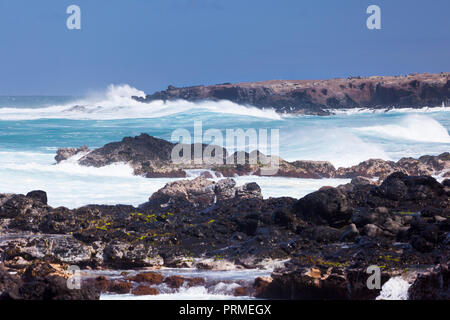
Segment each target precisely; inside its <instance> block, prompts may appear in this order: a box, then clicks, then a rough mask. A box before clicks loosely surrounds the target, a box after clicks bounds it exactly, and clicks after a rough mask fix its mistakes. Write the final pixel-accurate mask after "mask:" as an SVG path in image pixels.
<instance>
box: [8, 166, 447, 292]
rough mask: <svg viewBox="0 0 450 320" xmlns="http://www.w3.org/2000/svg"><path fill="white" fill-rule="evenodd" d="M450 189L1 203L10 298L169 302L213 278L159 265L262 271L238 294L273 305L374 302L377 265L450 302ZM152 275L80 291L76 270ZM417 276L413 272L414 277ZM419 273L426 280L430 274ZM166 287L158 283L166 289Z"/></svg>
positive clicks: (171, 190) (409, 182) (215, 184)
mask: <svg viewBox="0 0 450 320" xmlns="http://www.w3.org/2000/svg"><path fill="white" fill-rule="evenodd" d="M449 216H450V181H449V180H444V181H443V183H439V182H438V181H436V180H435V179H434V178H432V177H429V176H408V175H406V174H404V173H401V172H396V173H393V174H391V175H389V176H388V177H387V178H386V179H384V181H383V182H382V183H381V184H379V185H376V184H373V183H370V181H368V180H367V179H363V178H355V179H353V180H352V182H351V183H349V184H346V185H342V186H339V187H337V188H332V187H324V188H322V189H320V190H319V191H316V192H314V193H311V194H309V195H307V196H305V197H304V198H302V199H293V198H286V197H285V198H270V199H263V198H262V195H261V190H260V188H259V186H258V185H257V184H256V183H248V184H246V185H244V186H242V187H236V183H235V181H234V180H233V179H230V178H228V179H222V180H219V181H211V180H208V179H206V178H205V177H199V178H196V179H193V180H180V181H175V182H172V183H169V184H167V185H166V186H165V187H164V188H162V189H160V190H159V191H158V192H156V193H154V194H153V195H152V196H151V197H150V198H149V201H148V202H146V203H144V204H142V205H141V206H139V207H137V208H136V207H132V206H127V205H116V206H106V205H90V206H85V207H82V208H78V209H74V210H70V209H67V208H64V207H59V208H52V207H50V206H48V204H47V195H46V193H45V192H43V191H33V192H30V193H28V194H27V195H19V194H1V195H0V292H1V293H0V294H1V298H2V299H44V298H46V299H98V298H99V296H100V293H101V292H115V293H132V294H137V295H139V294H146V295H152V294H158V293H159V291H158V289H157V288H156V287H155V284H156V283H161V282H163V283H165V284H166V286H169V287H173V290H177V288H180V287H182V286H183V287H187V286H195V285H199V284H200V283H203V281H204V280H202V279H194V278H189V277H174V278H173V277H172V278H170V277H168V276H166V277H162V276H161V274H160V272H158V268H161V267H175V268H179V267H190V268H197V269H202V270H217V269H223V270H232V269H253V268H261V267H264V266H265V265H267V263H268V262H273V261H279V260H287V261H288V262H286V263H285V264H284V265H282V266H281V267H278V268H276V269H275V270H274V272H273V273H272V276H271V278H257V279H255V280H254V282H253V283H251V284H250V285H248V284H247V285H244V284H242V285H241V286H239V288H240V289H238V288H236V291H235V292H234V294H235V295H251V296H254V297H261V298H270V299H374V298H376V297H377V296H378V295H379V293H380V290H378V289H374V290H369V289H368V288H367V286H366V280H367V277H368V274H367V273H366V270H367V267H368V266H370V265H376V266H379V267H380V268H381V270H382V282H383V283H385V282H386V281H387V280H388V279H390V278H392V277H394V276H399V275H405V274H410V275H409V281H410V283H411V284H412V285H411V287H410V292H409V296H410V298H411V299H427V298H432V299H448V297H449V295H448V292H449V291H448V290H449V288H448V283H449V282H448V264H449V250H448V249H449V243H450V238H449V231H450V228H449ZM70 265H77V266H79V267H80V268H82V269H91V270H108V269H114V270H122V269H133V270H139V269H141V268H153V269H155V268H156V269H155V270H153V271H151V272H150V271H145V272H141V275H139V273H136V274H135V275H132V276H131V275H127V274H124V275H123V276H122V278H121V279H119V280H117V279H111V278H108V277H105V276H99V277H96V278H90V279H86V280H85V281H84V282H83V285H82V289H81V290H69V289H68V288H67V285H66V279H67V278H68V275H67V268H68V266H70ZM412 270H416V271H415V272H413V273H412V274H413V275H412V276H411V272H412ZM419 274H420V275H419ZM155 281H156V282H155Z"/></svg>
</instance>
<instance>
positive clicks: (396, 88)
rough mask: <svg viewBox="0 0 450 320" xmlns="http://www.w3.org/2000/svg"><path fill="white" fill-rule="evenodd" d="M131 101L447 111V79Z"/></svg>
mask: <svg viewBox="0 0 450 320" xmlns="http://www.w3.org/2000/svg"><path fill="white" fill-rule="evenodd" d="M134 99H136V100H138V101H141V102H146V103H150V102H152V101H155V100H163V101H170V100H180V99H182V100H187V101H192V102H198V101H219V100H228V101H232V102H235V103H238V104H244V105H251V106H255V107H257V108H274V109H275V110H276V111H277V112H279V113H293V114H311V115H329V114H331V113H332V111H330V110H336V109H354V108H371V109H390V108H393V107H398V108H421V107H436V106H441V105H447V106H448V105H450V74H449V73H448V72H442V73H439V74H429V73H424V74H410V75H407V76H373V77H365V78H363V77H359V76H357V77H349V78H347V79H341V78H337V79H329V80H272V81H262V82H247V83H236V84H231V83H224V84H218V85H211V86H192V87H186V88H175V87H173V86H169V87H168V89H167V90H164V91H160V92H155V93H153V94H150V95H147V96H146V97H145V98H141V97H134Z"/></svg>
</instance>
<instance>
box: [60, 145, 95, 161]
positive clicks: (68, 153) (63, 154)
mask: <svg viewBox="0 0 450 320" xmlns="http://www.w3.org/2000/svg"><path fill="white" fill-rule="evenodd" d="M87 152H89V148H88V147H87V146H82V147H80V148H59V149H58V151H56V156H55V160H56V163H60V162H61V161H64V160H67V159H69V158H71V157H73V156H74V155H76V154H78V153H87Z"/></svg>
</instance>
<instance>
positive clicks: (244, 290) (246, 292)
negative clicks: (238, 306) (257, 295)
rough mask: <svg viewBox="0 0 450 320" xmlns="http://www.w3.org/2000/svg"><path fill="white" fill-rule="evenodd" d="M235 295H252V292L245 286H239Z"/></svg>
mask: <svg viewBox="0 0 450 320" xmlns="http://www.w3.org/2000/svg"><path fill="white" fill-rule="evenodd" d="M233 295H234V296H235V297H247V296H249V295H250V292H249V290H248V289H247V288H245V287H237V288H236V289H234V292H233Z"/></svg>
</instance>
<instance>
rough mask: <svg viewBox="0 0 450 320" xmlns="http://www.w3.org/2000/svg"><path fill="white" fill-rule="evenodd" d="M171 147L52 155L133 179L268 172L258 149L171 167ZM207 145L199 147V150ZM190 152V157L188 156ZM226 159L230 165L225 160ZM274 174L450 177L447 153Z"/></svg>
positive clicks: (128, 145) (285, 166)
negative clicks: (122, 166)
mask: <svg viewBox="0 0 450 320" xmlns="http://www.w3.org/2000/svg"><path fill="white" fill-rule="evenodd" d="M174 147H175V144H174V143H171V142H169V141H166V140H163V139H158V138H155V137H152V136H149V135H147V134H145V133H142V134H141V135H139V136H136V137H126V138H124V139H123V140H122V141H119V142H112V143H108V144H106V145H105V146H103V147H101V148H98V149H95V150H92V151H91V150H89V149H88V147H86V146H82V147H80V148H61V149H59V150H58V151H57V155H56V157H55V160H56V161H57V163H59V162H61V161H63V160H67V159H69V158H70V157H73V156H74V155H77V154H78V155H83V156H82V157H81V158H80V159H79V160H78V163H79V164H80V165H83V166H91V167H103V166H106V165H110V164H113V163H127V164H129V165H130V166H131V167H132V168H133V171H134V174H135V175H140V176H145V177H147V178H162V177H166V178H185V177H186V176H187V173H186V170H189V169H203V170H208V171H213V172H214V173H213V174H214V175H215V176H216V177H234V176H244V175H256V176H259V175H262V174H263V172H262V170H264V169H267V168H270V166H271V165H272V164H273V162H271V161H273V160H272V159H271V157H270V156H267V155H264V154H262V153H261V152H259V151H253V152H252V153H251V154H250V155H249V154H248V153H244V154H243V155H242V156H243V159H245V163H243V164H237V161H236V159H237V157H238V154H239V153H241V152H243V151H239V152H236V153H234V154H232V155H228V153H227V151H226V149H224V148H221V147H218V146H212V147H215V148H219V149H221V152H222V154H223V161H222V163H233V164H226V165H224V164H208V163H203V164H195V162H194V160H195V159H194V157H192V158H191V159H192V161H190V162H188V163H183V164H174V163H173V162H172V160H171V152H172V150H173V148H174ZM206 147H208V146H207V145H202V150H205V148H206ZM187 148H189V149H191V150H194V148H195V145H187ZM191 154H194V153H193V152H192V153H191ZM252 155H256V156H258V162H256V163H252V162H250V160H249V159H250V158H251V156H252ZM229 158H231V159H232V160H233V161H228V162H227V159H229ZM276 161H277V162H278V167H279V168H278V170H277V171H276V173H275V174H274V175H273V176H278V177H289V178H306V179H321V178H343V179H352V178H355V177H365V178H369V179H374V178H378V179H379V180H381V181H382V180H384V179H385V178H386V177H387V176H389V175H390V174H392V173H394V172H403V173H405V174H408V175H429V176H431V175H432V176H438V175H441V176H442V177H443V178H448V177H450V172H449V171H450V153H448V152H446V153H443V154H441V155H438V156H422V157H420V158H418V159H413V158H403V159H400V160H399V161H397V162H394V161H386V160H382V159H369V160H367V161H364V162H362V163H360V164H359V165H356V166H353V167H350V168H337V169H336V168H335V167H334V166H333V165H332V164H331V163H330V162H327V161H309V160H298V161H293V162H288V161H285V160H283V159H281V158H277V159H276ZM204 174H205V175H206V176H207V177H212V175H211V173H210V172H207V171H205V173H204Z"/></svg>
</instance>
